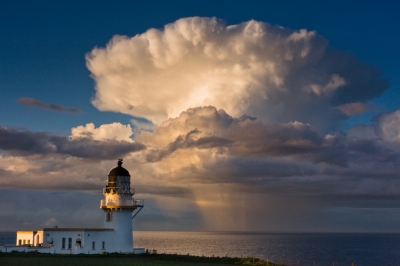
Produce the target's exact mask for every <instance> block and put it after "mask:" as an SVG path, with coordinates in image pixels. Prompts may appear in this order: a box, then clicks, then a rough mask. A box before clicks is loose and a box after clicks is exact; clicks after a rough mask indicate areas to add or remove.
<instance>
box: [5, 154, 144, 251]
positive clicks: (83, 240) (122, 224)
mask: <svg viewBox="0 0 400 266" xmlns="http://www.w3.org/2000/svg"><path fill="white" fill-rule="evenodd" d="M103 194H104V199H103V200H101V201H100V209H102V210H103V211H104V213H105V218H104V227H103V228H62V227H58V226H55V227H53V228H43V230H38V231H17V239H16V244H15V246H4V245H0V252H12V251H19V252H24V251H26V250H28V251H36V252H40V253H54V254H55V253H58V254H100V253H108V252H123V253H144V249H134V248H133V237H132V219H133V218H134V217H135V216H136V214H138V213H139V211H140V210H141V209H142V208H143V206H144V203H143V200H135V199H134V198H133V195H134V194H135V190H134V189H133V188H131V175H130V174H129V172H128V170H126V169H125V168H123V167H122V159H119V160H118V166H117V167H115V168H113V169H111V171H110V173H109V174H108V182H107V185H106V187H105V188H103ZM133 212H135V213H134V214H132V213H133Z"/></svg>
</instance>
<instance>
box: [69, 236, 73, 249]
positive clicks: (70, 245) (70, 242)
mask: <svg viewBox="0 0 400 266" xmlns="http://www.w3.org/2000/svg"><path fill="white" fill-rule="evenodd" d="M71 248H72V238H71V237H70V238H68V249H71Z"/></svg>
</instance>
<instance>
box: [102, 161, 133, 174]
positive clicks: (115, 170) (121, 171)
mask: <svg viewBox="0 0 400 266" xmlns="http://www.w3.org/2000/svg"><path fill="white" fill-rule="evenodd" d="M108 176H131V175H130V174H129V172H128V170H126V169H125V168H123V167H122V159H119V160H118V166H117V167H115V168H113V169H111V171H110V173H109V174H108Z"/></svg>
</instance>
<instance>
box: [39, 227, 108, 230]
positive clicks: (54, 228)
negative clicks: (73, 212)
mask: <svg viewBox="0 0 400 266" xmlns="http://www.w3.org/2000/svg"><path fill="white" fill-rule="evenodd" d="M43 231H114V229H113V228H58V227H57V228H56V227H53V228H43Z"/></svg>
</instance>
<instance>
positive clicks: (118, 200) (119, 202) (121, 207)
mask: <svg viewBox="0 0 400 266" xmlns="http://www.w3.org/2000/svg"><path fill="white" fill-rule="evenodd" d="M103 194H104V200H101V201H100V208H101V209H102V210H103V211H104V213H105V217H104V228H113V229H114V248H115V249H116V250H119V251H120V252H132V247H133V237H132V219H133V218H132V213H133V212H134V211H135V210H136V209H137V212H139V211H140V210H141V208H143V201H142V200H134V198H133V195H135V189H134V188H131V175H130V174H129V172H128V170H126V169H125V168H123V167H122V159H119V160H118V163H117V167H115V168H113V169H111V171H110V173H109V174H108V183H107V185H106V186H105V187H104V188H103ZM136 214H137V213H136Z"/></svg>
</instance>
